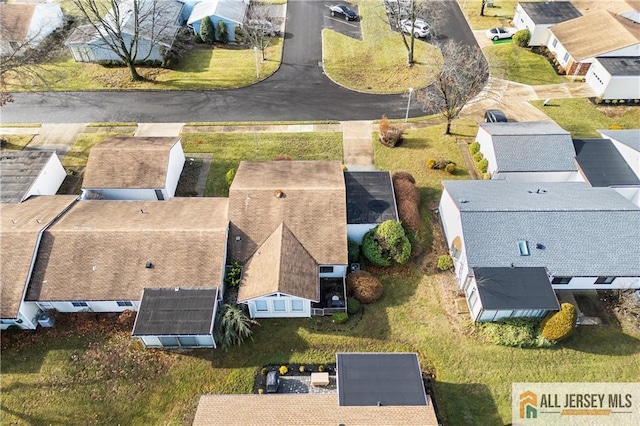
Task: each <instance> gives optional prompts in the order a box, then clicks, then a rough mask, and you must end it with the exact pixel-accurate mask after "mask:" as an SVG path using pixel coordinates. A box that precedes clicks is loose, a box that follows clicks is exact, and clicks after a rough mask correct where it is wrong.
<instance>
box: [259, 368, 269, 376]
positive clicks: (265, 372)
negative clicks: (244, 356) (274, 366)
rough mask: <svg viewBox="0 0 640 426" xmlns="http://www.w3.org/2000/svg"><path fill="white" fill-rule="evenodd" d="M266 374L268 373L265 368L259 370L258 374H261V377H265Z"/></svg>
mask: <svg viewBox="0 0 640 426" xmlns="http://www.w3.org/2000/svg"><path fill="white" fill-rule="evenodd" d="M267 372H268V371H267V369H266V368H263V369H262V370H260V374H262V375H263V376H266V375H267Z"/></svg>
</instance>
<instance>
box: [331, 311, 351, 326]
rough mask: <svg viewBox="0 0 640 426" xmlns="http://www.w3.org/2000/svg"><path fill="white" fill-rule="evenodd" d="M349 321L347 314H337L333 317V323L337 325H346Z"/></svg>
mask: <svg viewBox="0 0 640 426" xmlns="http://www.w3.org/2000/svg"><path fill="white" fill-rule="evenodd" d="M348 319H349V315H348V314H347V313H346V312H337V313H335V314H333V315H331V321H333V322H335V323H336V324H344V323H345V322H347V320H348Z"/></svg>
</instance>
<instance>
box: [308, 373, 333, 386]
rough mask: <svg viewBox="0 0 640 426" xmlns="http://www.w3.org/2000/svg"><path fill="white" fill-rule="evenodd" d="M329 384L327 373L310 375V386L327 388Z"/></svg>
mask: <svg viewBox="0 0 640 426" xmlns="http://www.w3.org/2000/svg"><path fill="white" fill-rule="evenodd" d="M328 384H329V373H326V372H325V373H311V385H312V386H327V385H328Z"/></svg>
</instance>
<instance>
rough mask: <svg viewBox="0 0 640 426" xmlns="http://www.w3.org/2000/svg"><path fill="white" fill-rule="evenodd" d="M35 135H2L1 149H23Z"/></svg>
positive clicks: (0, 140) (0, 139) (0, 137)
mask: <svg viewBox="0 0 640 426" xmlns="http://www.w3.org/2000/svg"><path fill="white" fill-rule="evenodd" d="M34 136H35V135H0V149H6V150H10V151H22V150H23V149H24V148H25V147H26V146H27V145H29V143H30V142H31V141H32V140H33V137H34Z"/></svg>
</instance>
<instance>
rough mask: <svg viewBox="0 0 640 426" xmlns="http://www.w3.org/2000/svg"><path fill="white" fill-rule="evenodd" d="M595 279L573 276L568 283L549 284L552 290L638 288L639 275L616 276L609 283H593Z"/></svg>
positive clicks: (639, 285)
mask: <svg viewBox="0 0 640 426" xmlns="http://www.w3.org/2000/svg"><path fill="white" fill-rule="evenodd" d="M630 261H631V260H630ZM597 279H598V277H573V278H572V279H571V281H570V282H569V284H551V286H552V287H553V289H554V290H611V289H614V290H629V289H640V277H618V278H616V279H615V280H613V282H612V283H611V284H595V282H596V280H597Z"/></svg>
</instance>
